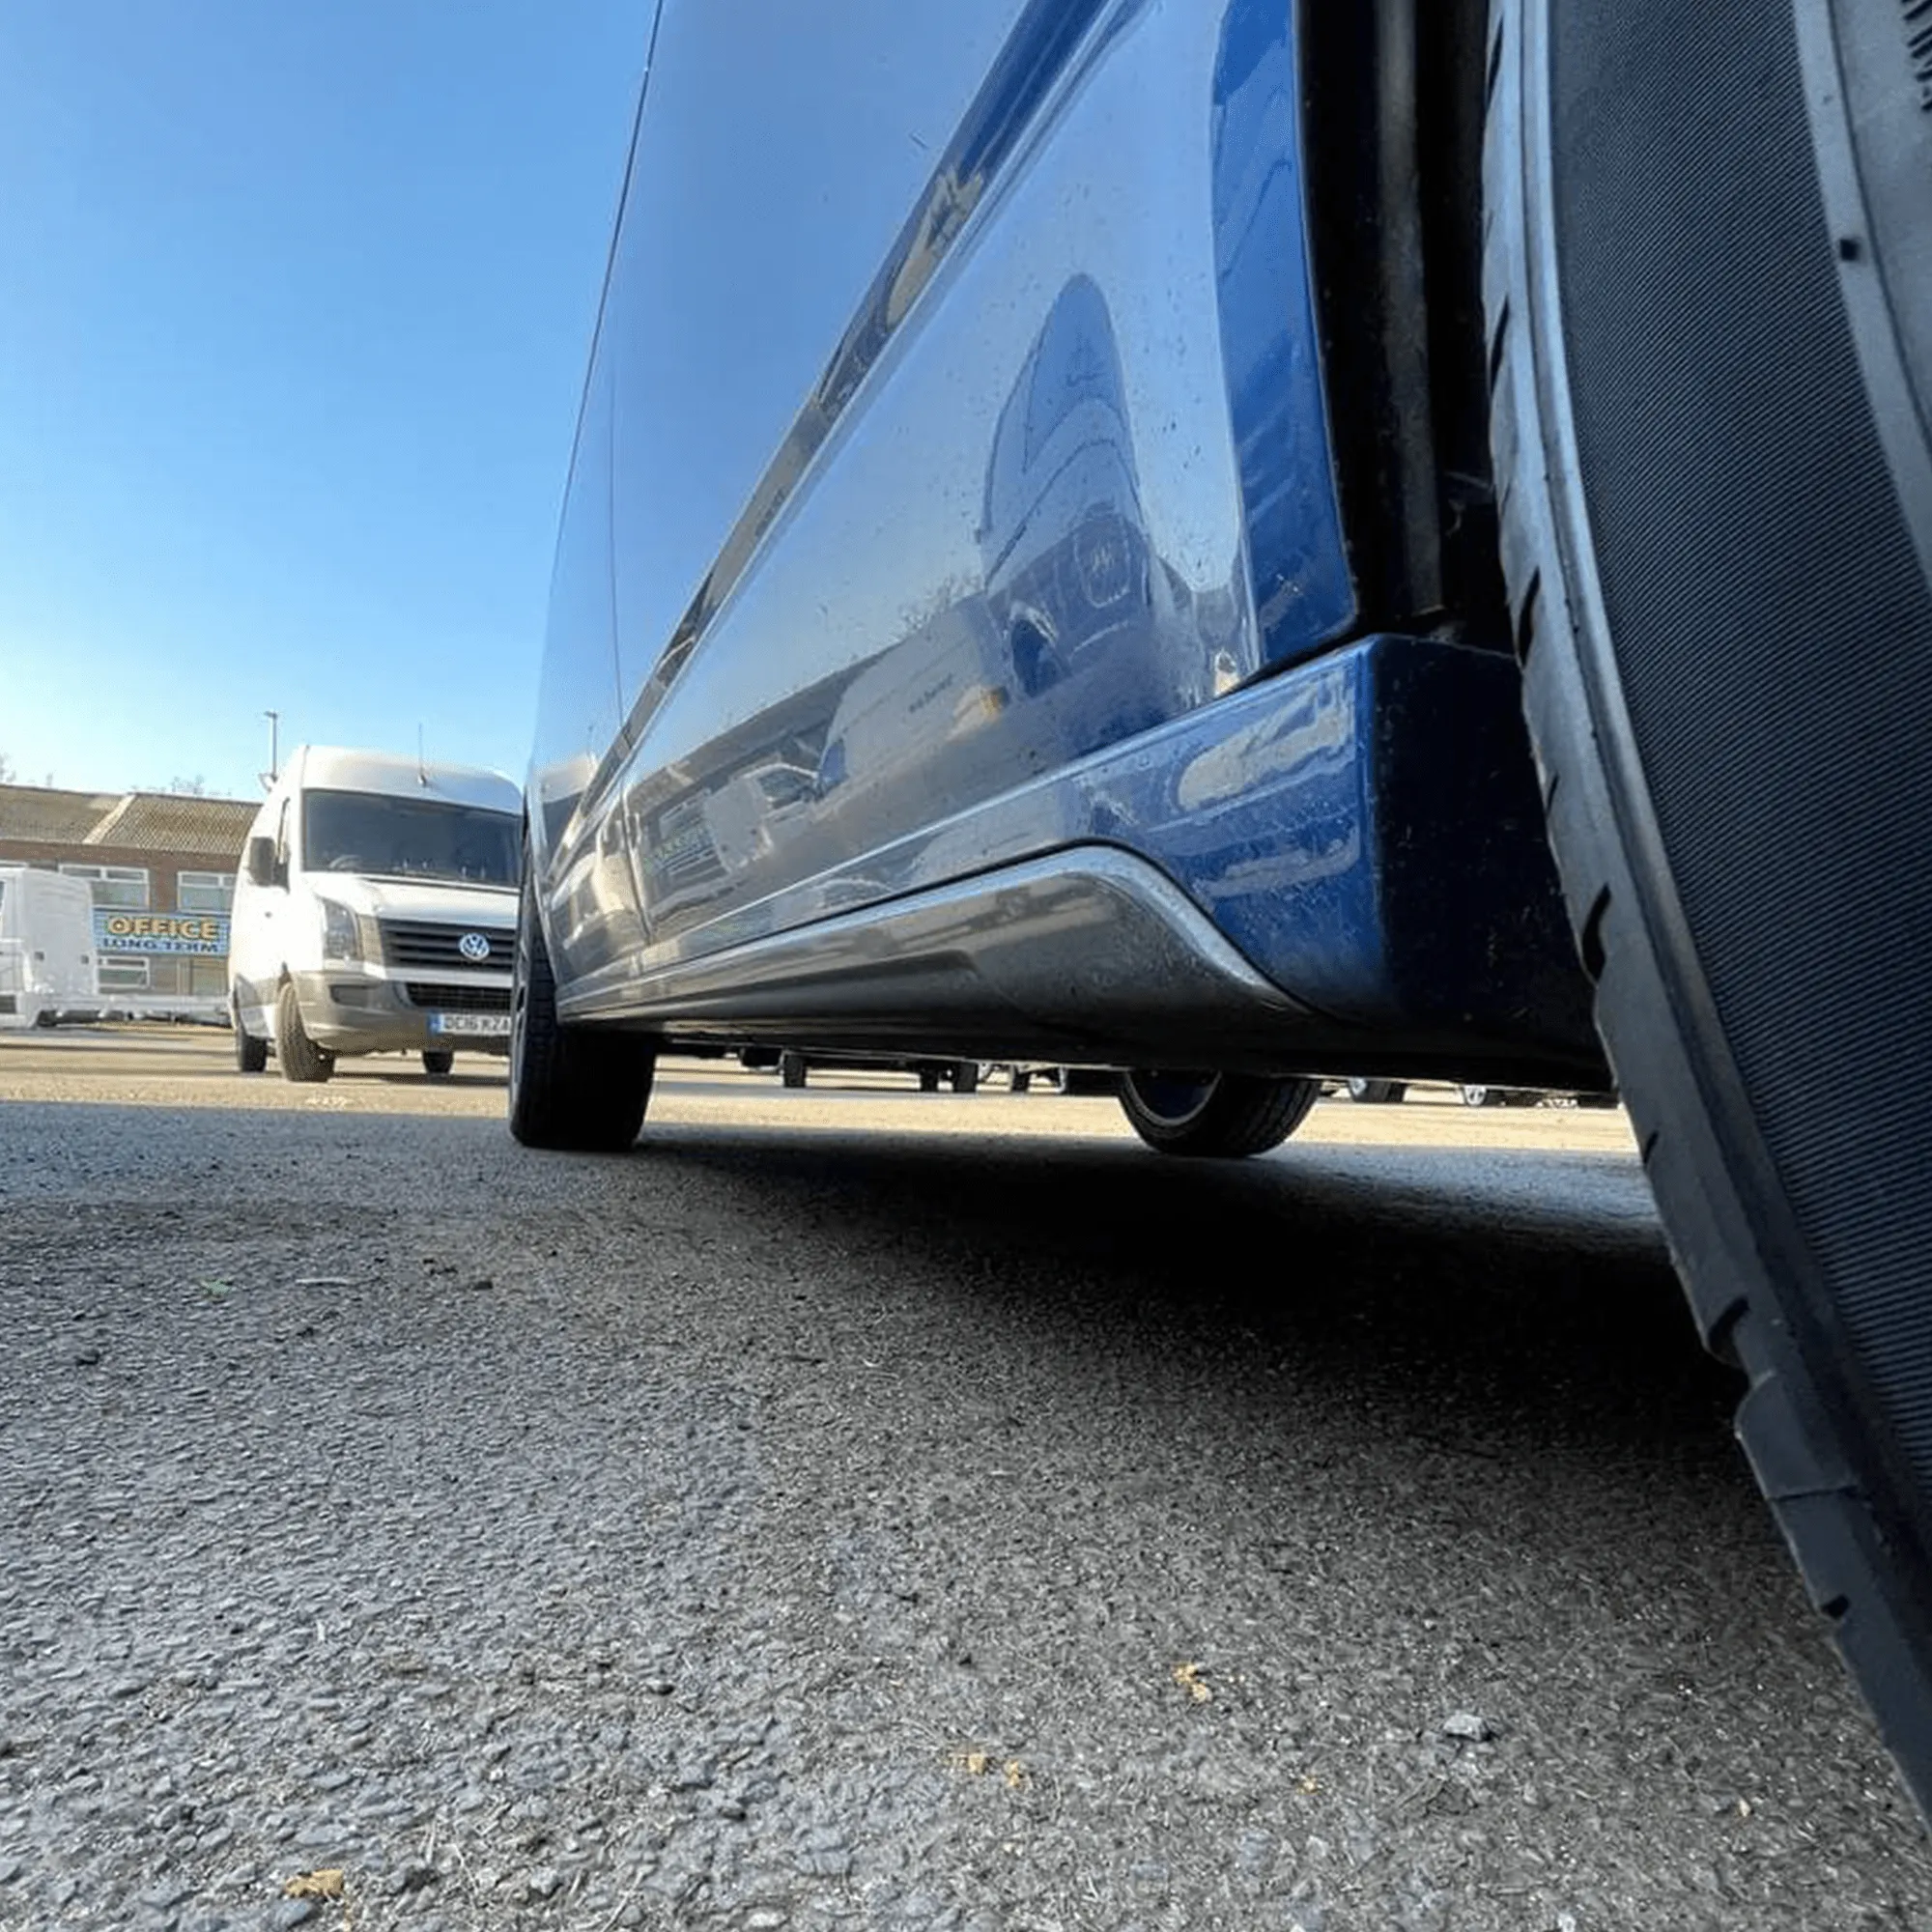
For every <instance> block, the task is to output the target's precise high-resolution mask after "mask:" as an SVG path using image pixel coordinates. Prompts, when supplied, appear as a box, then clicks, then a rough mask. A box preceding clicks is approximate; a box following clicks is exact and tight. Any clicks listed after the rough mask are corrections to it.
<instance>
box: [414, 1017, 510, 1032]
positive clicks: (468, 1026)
mask: <svg viewBox="0 0 1932 1932" xmlns="http://www.w3.org/2000/svg"><path fill="white" fill-rule="evenodd" d="M429 1030H430V1032H431V1033H438V1034H457V1033H462V1034H469V1036H471V1037H476V1036H478V1035H486V1034H487V1035H494V1036H501V1035H503V1034H506V1033H508V1032H509V1031H510V1016H509V1014H508V1013H432V1014H430V1016H429Z"/></svg>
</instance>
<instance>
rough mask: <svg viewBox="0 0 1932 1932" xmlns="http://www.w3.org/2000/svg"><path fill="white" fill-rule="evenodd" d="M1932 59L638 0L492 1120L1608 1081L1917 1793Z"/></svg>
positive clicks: (1259, 0) (1395, 12)
mask: <svg viewBox="0 0 1932 1932" xmlns="http://www.w3.org/2000/svg"><path fill="white" fill-rule="evenodd" d="M1925 80H1926V75H1925V71H1924V63H1923V61H1922V60H1921V59H1919V58H1918V53H1917V52H1916V51H1915V49H1914V48H1913V46H1912V45H1911V44H1909V43H1908V40H1907V38H1906V37H1905V36H1904V35H1903V34H1902V33H1901V31H1900V25H1899V16H1898V14H1897V11H1896V10H1895V9H1890V10H1888V9H1887V8H1885V7H1876V8H1871V9H1866V10H1863V11H1862V12H1861V11H1860V10H1857V9H1852V8H1826V7H1799V8H1793V7H1792V6H1790V5H1789V4H1786V3H1785V0H1740V4H1738V5H1735V6H1725V7H1719V8H1712V7H1710V6H1709V5H1708V4H1707V0H1642V4H1640V5H1637V6H1633V7H1602V6H1593V5H1590V4H1587V0H1440V4H1436V5H1431V6H1427V7H1407V8H1404V7H1396V8H1387V7H1374V6H1370V5H1368V4H1366V0H1360V4H1349V0H1334V4H1328V5H1321V6H1312V5H1311V6H1303V7H1298V8H1295V7H1284V6H1281V5H1278V4H1264V0H1208V4H1203V5H1191V6H1181V5H1164V4H1153V5H1132V4H1115V0H963V4H961V5H958V6H954V7H951V8H947V9H941V10H934V9H927V8H900V9H892V8H846V9H838V8H832V9H815V10H812V11H811V13H810V20H809V22H808V21H806V20H805V19H804V17H803V16H801V15H799V14H798V12H797V10H795V9H791V8H787V7H784V6H782V5H780V4H778V0H664V4H663V6H662V9H661V10H660V12H659V14H658V15H657V19H656V26H655V30H654V38H653V42H652V51H651V56H650V67H649V76H648V82H647V86H646V88H645V90H644V92H643V96H642V99H641V103H640V108H639V119H638V123H637V127H636V129H635V136H634V140H633V145H632V152H631V160H630V173H629V180H628V184H627V186H626V191H625V195H624V199H623V202H622V205H621V211H620V214H619V218H618V223H617V230H616V234H615V237H614V240H613V243H612V247H611V256H610V268H609V274H608V278H607V283H606V288H605V292H604V299H603V305H602V308H601V311H600V316H599V321H598V326H597V331H596V336H595V341H594V344H593V346H592V350H591V355H590V360H589V369H588V373H587V378H586V383H585V387H584V391H583V398H582V412H581V415H580V419H579V424H578V433H577V440H576V445H575V449H574V452H573V457H572V465H571V471H570V476H569V481H568V485H567V490H566V496H565V502H564V510H563V517H562V523H561V528H560V533H559V539H558V548H557V555H556V568H555V575H554V584H553V594H552V601H551V611H550V628H549V636H548V642H547V647H546V652H545V661H544V670H543V677H542V685H541V695H540V698H539V704H538V718H537V725H536V733H535V743H534V747H533V753H532V759H531V765H530V771H529V777H528V784H527V806H528V821H527V822H528V839H529V855H528V860H527V864H526V871H525V877H526V884H525V897H524V903H523V910H522V916H521V919H520V921H519V925H518V935H519V937H518V959H517V988H518V990H517V994H516V1006H515V1017H514V1032H513V1043H512V1051H511V1069H510V1123H511V1126H512V1129H513V1130H514V1132H515V1133H516V1135H517V1136H518V1137H519V1138H520V1139H521V1140H523V1141H525V1142H526V1143H529V1144H532V1145H537V1146H544V1147H577V1148H587V1149H610V1150H616V1149H622V1148H625V1147H627V1146H628V1145H629V1144H630V1143H631V1141H632V1140H633V1139H634V1138H635V1136H636V1135H637V1133H638V1131H639V1126H640V1123H641V1122H642V1119H643V1115H644V1111H645V1108H646V1105H647V1102H648V1098H649V1094H650V1086H651V1077H652V1069H653V1067H654V1065H655V1062H656V1056H657V1054H658V1053H659V1052H660V1051H662V1050H664V1049H665V1048H666V1047H667V1046H668V1045H672V1044H676V1043H678V1042H681V1041H690V1042H697V1043H710V1044H713V1045H716V1044H729V1045H746V1044H749V1045H753V1046H759V1045H763V1046H779V1047H789V1048H792V1049H795V1050H798V1051H802V1052H804V1053H806V1054H808V1055H815V1054H833V1055H838V1054H845V1053H860V1054H867V1053H870V1054H887V1055H891V1056H894V1057H904V1058H915V1059H918V1058H932V1059H935V1060H960V1061H964V1060H975V1061H980V1062H986V1061H1006V1062H1012V1061H1016V1060H1017V1061H1021V1062H1041V1063H1046V1064H1056V1065H1071V1066H1079V1067H1084V1068H1095V1067H1111V1068H1116V1069H1119V1071H1118V1075H1117V1076H1116V1077H1117V1078H1118V1081H1119V1089H1120V1098H1121V1104H1122V1108H1123V1110H1124V1111H1125V1113H1126V1115H1127V1118H1128V1120H1129V1121H1130V1122H1132V1124H1133V1127H1134V1129H1135V1131H1136V1132H1138V1133H1139V1134H1140V1135H1141V1137H1142V1138H1143V1139H1144V1140H1145V1141H1146V1142H1147V1143H1148V1144H1149V1145H1150V1146H1151V1147H1152V1148H1154V1149H1156V1150H1159V1151H1163V1152H1166V1153H1173V1154H1180V1155H1190V1156H1204V1155H1208V1156H1234V1155H1239V1154H1246V1153H1253V1152H1256V1151H1261V1150H1264V1149H1266V1148H1269V1147H1272V1146H1274V1145H1275V1144H1276V1143H1278V1142H1279V1141H1280V1140H1281V1139H1282V1138H1283V1137H1284V1136H1286V1135H1287V1134H1289V1133H1291V1132H1292V1131H1293V1128H1294V1126H1295V1125H1296V1123H1297V1122H1299V1121H1300V1120H1301V1119H1302V1118H1303V1117H1304V1116H1305V1115H1306V1113H1307V1111H1308V1109H1309V1106H1310V1104H1311V1103H1312V1101H1313V1100H1314V1098H1315V1096H1316V1094H1317V1092H1318V1091H1319V1088H1318V1080H1319V1076H1320V1075H1321V1074H1322V1073H1324V1072H1326V1071H1328V1070H1329V1069H1332V1068H1335V1067H1338V1066H1353V1067H1355V1068H1357V1069H1359V1070H1360V1072H1361V1074H1362V1077H1364V1078H1373V1079H1378V1080H1389V1081H1421V1080H1436V1081H1446V1082H1457V1083H1466V1084H1468V1085H1470V1086H1472V1087H1475V1086H1481V1087H1484V1088H1499V1089H1540V1090H1553V1091H1568V1092H1579V1093H1580V1092H1590V1091H1597V1092H1604V1091H1607V1090H1608V1089H1610V1088H1611V1086H1612V1085H1614V1086H1615V1087H1616V1088H1617V1089H1618V1090H1619V1091H1620V1092H1621V1093H1622V1094H1623V1095H1624V1098H1625V1101H1626V1104H1627V1105H1628V1108H1629V1110H1630V1114H1631V1118H1632V1122H1633V1127H1634V1132H1635V1134H1636V1137H1637V1140H1638V1144H1639V1146H1640V1147H1641V1149H1642V1151H1643V1158H1644V1171H1645V1173H1646V1175H1647V1176H1648V1178H1649V1180H1650V1182H1651V1185H1652V1187H1653V1189H1654V1191H1655V1194H1656V1197H1657V1202H1658V1207H1659V1211H1660V1213H1661V1215H1662V1219H1663V1222H1664V1224H1665V1227H1666V1230H1667V1232H1668V1234H1669V1236H1670V1239H1671V1247H1672V1250H1673V1252H1674V1253H1675V1254H1676V1255H1677V1256H1678V1257H1680V1258H1681V1261H1682V1264H1683V1265H1684V1268H1685V1280H1686V1286H1687V1289H1688V1291H1689V1293H1690V1302H1691V1306H1692V1309H1693V1312H1694V1313H1695V1315H1696V1318H1697V1320H1698V1321H1699V1323H1700V1325H1701V1327H1702V1330H1703V1332H1704V1334H1705V1336H1706V1338H1707V1339H1708V1340H1709V1342H1710V1343H1711V1344H1712V1346H1713V1347H1715V1348H1718V1349H1719V1350H1722V1351H1723V1352H1724V1353H1725V1354H1726V1355H1728V1356H1730V1357H1731V1358H1733V1359H1735V1360H1737V1361H1738V1362H1740V1363H1741V1364H1742V1365H1743V1367H1744V1368H1745V1370H1746V1372H1747V1377H1748V1378H1749V1387H1750V1394H1749V1396H1748V1398H1747V1401H1746V1403H1745V1405H1744V1406H1743V1408H1742V1409H1741V1411H1740V1416H1739V1430H1740V1434H1741V1435H1742V1436H1743V1439H1744V1441H1745V1443H1746V1446H1747V1449H1748V1451H1749V1453H1750V1455H1751V1458H1752V1460H1753V1463H1754V1464H1755V1466H1756V1467H1757V1468H1758V1470H1759V1471H1760V1473H1761V1475H1762V1478H1763V1481H1764V1486H1765V1488H1766V1491H1767V1492H1768V1493H1769V1495H1770V1496H1771V1498H1772V1500H1773V1503H1774V1505H1775V1507H1776V1510H1777V1513H1778V1517H1779V1520H1780V1523H1781V1526H1782V1528H1783V1531H1784V1533H1785V1535H1786V1537H1787V1538H1788V1539H1789V1540H1790V1542H1791V1544H1792V1547H1793V1548H1794V1549H1795V1550H1796V1551H1797V1553H1798V1557H1799V1561H1800V1563H1801V1565H1802V1566H1803V1568H1804V1574H1805V1577H1806V1580H1807V1582H1808V1584H1809V1586H1810V1588H1811V1589H1812V1591H1813V1593H1814V1594H1815V1596H1816V1597H1817V1599H1818V1601H1819V1602H1820V1603H1821V1604H1822V1605H1826V1606H1827V1607H1828V1609H1829V1611H1830V1613H1831V1616H1832V1619H1833V1631H1834V1634H1835V1635H1836V1636H1837V1638H1838V1641H1839V1643H1840V1645H1841V1648H1842V1649H1843V1651H1844V1653H1845V1655H1846V1657H1847V1659H1848V1660H1849V1661H1850V1662H1851V1663H1852V1665H1853V1668H1854V1669H1855V1670H1856V1672H1857V1673H1858V1675H1859V1677H1860V1679H1861V1682H1862V1683H1863V1684H1864V1685H1865V1686H1866V1687H1867V1689H1868V1690H1871V1692H1872V1693H1873V1695H1874V1698H1875V1701H1876V1708H1877V1710H1878V1715H1879V1718H1880V1720H1881V1722H1882V1724H1883V1725H1884V1727H1885V1731H1886V1736H1887V1738H1888V1740H1889V1743H1890V1744H1891V1746H1892V1747H1893V1749H1894V1751H1895V1752H1896V1753H1897V1754H1898V1757H1899V1760H1900V1762H1901V1764H1902V1765H1903V1767H1904V1768H1905V1771H1906V1774H1907V1776H1908V1777H1909V1778H1910V1779H1911V1780H1912V1781H1913V1784H1914V1787H1915V1789H1916V1791H1917V1792H1918V1794H1919V1796H1920V1798H1921V1799H1924V1798H1925V1797H1927V1796H1932V1296H1928V1295H1927V1294H1925V1293H1923V1292H1922V1289H1923V1286H1924V1284H1925V1283H1926V1282H1927V1281H1932V1162H1928V1161H1927V1159H1926V1157H1925V1150H1926V1148H1927V1147H1928V1146H1932V1081H1927V1080H1925V1079H1922V1078H1917V1077H1914V1078H1907V1079H1903V1080H1891V1081H1883V1082H1870V1081H1868V1082H1866V1083H1864V1085H1863V1087H1862V1088H1861V1105H1860V1106H1859V1107H1858V1108H1857V1109H1844V1110H1839V1109H1828V1108H1824V1107H1821V1106H1820V1105H1819V1103H1818V1101H1819V1095H1820V1094H1825V1093H1827V1092H1829V1091H1830V1090H1831V1089H1832V1087H1833V1084H1834V1083H1837V1082H1840V1081H1842V1080H1843V1078H1844V1076H1845V1072H1846V1069H1848V1068H1853V1067H1867V1068H1869V1067H1886V1068H1889V1067H1895V1066H1898V1065H1905V1066H1907V1067H1909V1068H1913V1069H1918V1068H1922V1067H1924V1066H1926V1065H1932V1003H1928V1001H1927V999H1926V996H1925V971H1924V960H1925V957H1926V955H1927V952H1929V951H1932V676H1928V674H1927V667H1928V666H1932V429H1928V425H1932V276H1928V275H1926V274H1925V273H1924V272H1923V270H1924V264H1925V263H1926V262H1927V261H1928V260H1932V194H1927V193H1926V192H1925V168H1926V164H1927V148H1926V143H1927V140H1928V138H1932V135H1928V129H1932V121H1929V120H1928V119H1927V117H1926V115H1925V113H1924V111H1923V101H1922V91H1923V88H1924V85H1925ZM801 397H803V398H804V401H803V403H802V404H801V402H800V400H799V399H800V398H801ZM1525 725H1526V726H1527V729H1525ZM1605 1046H1607V1051H1608V1057H1607V1059H1606V1058H1605ZM1612 1064H1613V1065H1614V1077H1613V1075H1612V1071H1611V1066H1612Z"/></svg>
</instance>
